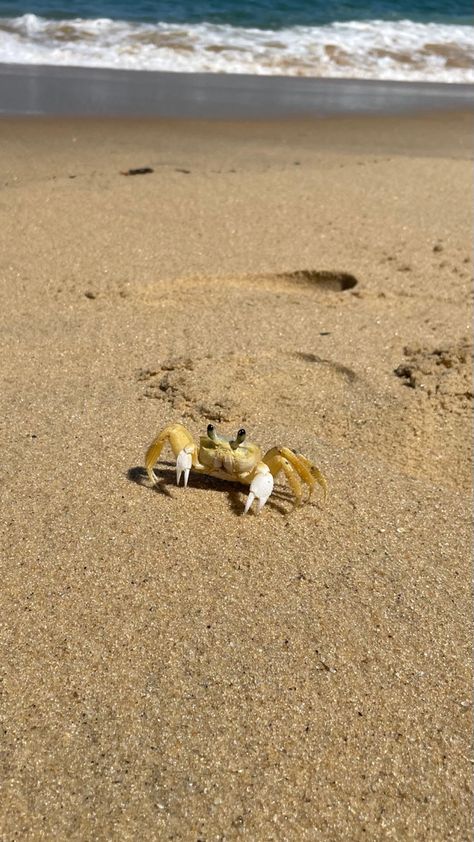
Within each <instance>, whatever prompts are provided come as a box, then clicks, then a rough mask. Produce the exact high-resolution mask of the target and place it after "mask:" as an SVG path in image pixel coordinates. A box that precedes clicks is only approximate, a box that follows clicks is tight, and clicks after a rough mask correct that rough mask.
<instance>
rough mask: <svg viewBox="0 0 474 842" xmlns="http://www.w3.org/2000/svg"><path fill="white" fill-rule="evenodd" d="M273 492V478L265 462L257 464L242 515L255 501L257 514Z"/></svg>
mask: <svg viewBox="0 0 474 842" xmlns="http://www.w3.org/2000/svg"><path fill="white" fill-rule="evenodd" d="M272 491H273V476H272V473H271V471H270V468H269V467H268V465H266V464H265V462H259V463H258V464H257V466H256V468H255V469H254V476H253V479H252V481H251V483H250V491H249V495H248V497H247V500H246V503H245V509H244V514H247V512H248V511H249V509H250V507H251V505H252V503H253V501H254V500H255V499H256V500H257V514H258V512H260V511H261V510H262V509H263V507H264V505H265V503H266V502H267V500H268V498H269V497H270V494H271V493H272Z"/></svg>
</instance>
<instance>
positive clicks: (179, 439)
mask: <svg viewBox="0 0 474 842" xmlns="http://www.w3.org/2000/svg"><path fill="white" fill-rule="evenodd" d="M167 441H168V442H169V444H170V446H171V449H172V451H173V453H174V455H175V456H176V457H178V456H179V455H180V453H182V451H183V450H185V451H186V452H187V453H189V454H190V455H191V459H192V463H193V465H195V466H197V465H198V464H199V461H198V458H197V447H196V444H195V443H194V439H193V437H192V435H191V433H190V432H188V430H187V429H186V427H183V425H182V424H170V425H169V426H168V427H165V428H164V430H162V431H161V433H158V435H157V436H156V438H154V439H153V441H152V443H151V444H150V446H149V448H148V450H147V452H146V455H145V467H146V470H147V473H148V476H149V477H150V480H151V482H152V483H153V485H155V483H156V482H157V478H156V476H155V473H154V471H153V468H154V467H155V465H156V463H157V462H158V459H159V458H160V455H161V451H162V450H163V447H164V445H165V444H166V442H167Z"/></svg>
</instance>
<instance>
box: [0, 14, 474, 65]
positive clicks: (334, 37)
mask: <svg viewBox="0 0 474 842" xmlns="http://www.w3.org/2000/svg"><path fill="white" fill-rule="evenodd" d="M0 62H3V63H20V64H49V65H71V66H82V67H112V68H121V69H132V70H133V69H135V70H167V71H184V72H190V73H193V72H209V73H250V74H263V75H284V76H313V77H332V78H357V79H364V78H365V79H394V80H405V81H433V82H472V81H474V18H473V10H472V5H471V3H470V2H467V0H450V2H449V3H445V2H441V1H440V0H413V2H408V0H398V2H396V0H374V2H369V0H336V2H333V3H327V2H322V0H295V2H291V0H275V1H274V2H273V1H272V0H256V2H250V0H241V2H238V0H221V2H215V0H198V2H178V1H177V2H159V0H158V2H152V0H135V2H132V1H131V0H79V2H66V0H63V2H61V0H31V1H30V2H28V0H26V2H19V1H18V0H7V2H2V0H0Z"/></svg>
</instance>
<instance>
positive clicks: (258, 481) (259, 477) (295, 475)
mask: <svg viewBox="0 0 474 842" xmlns="http://www.w3.org/2000/svg"><path fill="white" fill-rule="evenodd" d="M245 435H246V434H245V430H239V432H238V433H237V436H236V437H235V439H229V438H227V436H223V435H220V434H219V433H217V431H216V430H215V428H214V426H213V425H212V424H209V425H208V427H207V434H206V435H205V436H201V438H200V441H199V445H197V444H196V443H195V442H194V440H193V437H192V436H191V433H189V432H188V430H187V429H186V427H183V425H182V424H171V425H170V426H169V427H165V429H164V430H162V431H161V433H159V434H158V435H157V436H156V438H155V439H153V441H152V443H151V444H150V447H149V448H148V450H147V452H146V456H145V466H146V469H147V472H148V476H149V477H150V480H151V482H152V483H153V484H155V483H156V482H157V478H156V475H155V473H154V471H153V468H154V467H155V465H156V463H157V461H158V459H159V458H160V454H161V451H162V449H163V446H164V445H165V443H166V442H168V443H169V444H170V446H171V449H172V451H173V453H174V455H175V457H176V480H177V483H178V485H179V481H180V479H181V474H184V485H185V486H187V484H188V477H189V472H190V470H191V468H194V470H195V471H197V472H198V473H200V474H207V475H208V476H213V477H219V478H220V479H226V480H232V481H233V482H241V483H242V484H243V485H249V486H250V491H249V495H248V497H247V501H246V503H245V508H244V513H247V512H248V511H249V509H250V507H251V505H252V503H253V501H254V500H255V499H256V500H257V512H259V511H260V510H261V509H262V508H263V507H264V505H265V503H266V502H267V500H268V498H269V497H270V494H271V493H272V491H273V479H274V477H276V476H278V474H279V473H280V471H283V473H284V474H285V477H286V479H287V481H288V484H289V486H290V488H291V490H292V492H293V494H294V496H295V505H299V504H300V503H301V501H302V499H303V485H302V483H304V484H305V485H306V486H307V487H308V499H309V498H310V496H311V493H312V491H313V488H314V486H315V485H316V483H318V484H319V485H320V486H321V488H322V490H323V494H324V497H326V491H327V483H326V480H325V478H324V476H323V474H322V473H321V471H320V470H319V469H318V468H316V466H315V465H312V464H311V462H310V461H309V459H306V457H305V456H302V455H301V454H300V453H298V454H297V453H294V452H293V451H292V450H289V449H288V448H287V447H272V448H271V450H269V451H268V452H267V453H265V456H262V450H261V448H260V447H259V446H258V444H254V443H253V442H250V441H245Z"/></svg>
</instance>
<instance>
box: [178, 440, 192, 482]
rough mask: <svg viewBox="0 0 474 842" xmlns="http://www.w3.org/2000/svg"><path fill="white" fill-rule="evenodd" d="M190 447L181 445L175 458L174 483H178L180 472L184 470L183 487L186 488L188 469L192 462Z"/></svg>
mask: <svg viewBox="0 0 474 842" xmlns="http://www.w3.org/2000/svg"><path fill="white" fill-rule="evenodd" d="M191 453H192V447H190V446H188V447H183V449H182V450H180V452H179V453H178V456H177V458H176V483H177V485H179V481H180V479H181V474H182V473H183V471H184V487H185V488H186V486H187V484H188V477H189V471H190V470H191V465H192V464H193V460H192V456H191Z"/></svg>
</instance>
